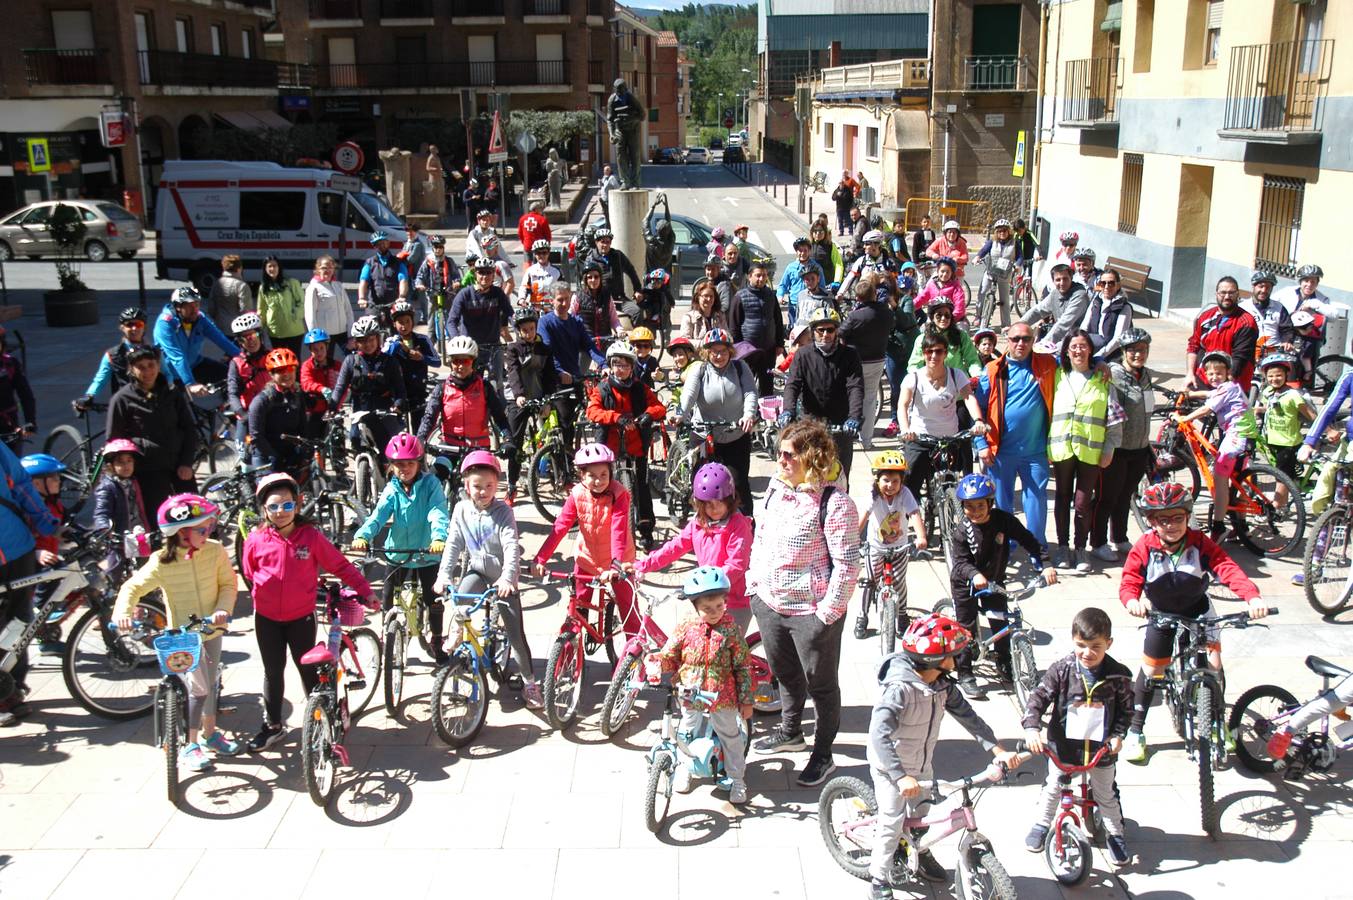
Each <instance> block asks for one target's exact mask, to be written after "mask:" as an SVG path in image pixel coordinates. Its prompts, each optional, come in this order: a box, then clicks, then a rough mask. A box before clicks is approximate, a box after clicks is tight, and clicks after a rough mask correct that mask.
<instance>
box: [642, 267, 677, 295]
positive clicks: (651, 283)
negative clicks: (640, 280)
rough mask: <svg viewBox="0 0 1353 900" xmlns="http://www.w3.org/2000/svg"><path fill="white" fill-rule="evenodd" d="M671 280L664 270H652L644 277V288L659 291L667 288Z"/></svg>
mask: <svg viewBox="0 0 1353 900" xmlns="http://www.w3.org/2000/svg"><path fill="white" fill-rule="evenodd" d="M671 280H672V276H671V275H668V274H667V270H666V269H654V270H653V271H652V272H649V273H648V274H647V275H645V276H644V287H646V288H648V289H649V290H650V291H660V290H662V289H663V288H665V287H667V285H668V283H669V282H671Z"/></svg>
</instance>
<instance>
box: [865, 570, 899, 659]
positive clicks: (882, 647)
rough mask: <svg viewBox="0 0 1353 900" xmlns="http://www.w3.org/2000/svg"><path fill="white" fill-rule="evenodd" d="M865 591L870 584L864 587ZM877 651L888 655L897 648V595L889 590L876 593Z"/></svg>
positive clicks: (868, 589) (869, 588)
mask: <svg viewBox="0 0 1353 900" xmlns="http://www.w3.org/2000/svg"><path fill="white" fill-rule="evenodd" d="M865 590H866V591H867V592H869V591H871V590H872V586H870V587H866V588H865ZM878 612H879V653H880V654H882V655H883V656H889V655H891V654H892V652H893V651H894V650H895V649H896V648H897V597H896V596H894V595H893V592H892V591H890V590H883V591H880V592H879V594H878Z"/></svg>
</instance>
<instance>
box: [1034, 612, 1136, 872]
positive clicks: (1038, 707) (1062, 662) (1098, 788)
mask: <svg viewBox="0 0 1353 900" xmlns="http://www.w3.org/2000/svg"><path fill="white" fill-rule="evenodd" d="M1071 641H1072V643H1073V644H1074V645H1075V649H1074V650H1072V651H1071V653H1069V654H1068V655H1066V656H1064V657H1062V658H1061V659H1059V660H1057V662H1055V663H1053V664H1052V665H1051V666H1049V667H1048V671H1047V673H1046V674H1045V675H1044V676H1043V680H1042V682H1040V683H1039V685H1038V687H1037V688H1036V689H1035V690H1034V692H1033V693H1032V694H1030V695H1029V702H1028V704H1027V706H1026V707H1025V709H1024V720H1023V725H1024V739H1025V741H1026V742H1027V743H1028V745H1029V749H1030V750H1032V751H1033V752H1035V753H1041V752H1043V748H1044V747H1045V746H1046V745H1045V743H1044V741H1043V736H1042V732H1043V714H1044V713H1045V712H1047V711H1048V709H1049V707H1051V709H1052V719H1051V721H1049V723H1048V740H1047V742H1046V743H1047V744H1050V745H1051V746H1052V749H1053V752H1054V754H1055V755H1056V757H1057V759H1059V760H1060V761H1061V762H1062V764H1063V765H1068V766H1083V765H1088V764H1089V762H1090V760H1091V759H1093V758H1094V756H1095V754H1096V753H1098V752H1099V748H1100V747H1101V746H1103V745H1104V744H1108V751H1107V752H1106V753H1105V754H1104V758H1103V759H1101V760H1100V762H1099V764H1098V765H1097V766H1096V767H1095V768H1093V769H1091V770H1090V794H1091V796H1092V797H1094V799H1095V803H1097V804H1099V812H1100V815H1101V817H1102V818H1103V820H1104V831H1105V834H1106V843H1107V844H1108V848H1109V856H1110V858H1112V859H1113V863H1114V865H1115V866H1124V865H1127V863H1128V862H1129V860H1130V859H1131V856H1130V854H1129V853H1128V850H1127V844H1126V842H1125V841H1124V840H1123V810H1122V808H1121V807H1120V806H1119V804H1118V789H1117V787H1116V786H1115V784H1114V780H1115V776H1116V773H1117V763H1118V759H1117V757H1118V751H1119V750H1121V749H1122V747H1123V736H1124V735H1125V734H1127V730H1128V724H1129V723H1130V722H1131V721H1132V670H1131V669H1129V668H1128V667H1127V666H1125V665H1123V664H1122V663H1120V662H1119V661H1118V660H1116V659H1114V658H1113V657H1111V656H1109V648H1110V647H1112V646H1113V623H1112V622H1111V621H1110V620H1109V616H1108V614H1107V613H1105V612H1104V610H1102V609H1099V608H1098V607H1094V606H1089V607H1086V608H1085V609H1083V610H1081V611H1080V612H1078V613H1076V618H1074V619H1072V620H1071ZM1070 777H1071V776H1069V775H1064V774H1062V772H1061V771H1060V770H1059V769H1058V768H1057V767H1056V766H1053V765H1049V766H1048V780H1047V782H1046V783H1045V784H1044V785H1043V795H1042V797H1041V798H1040V800H1039V806H1038V821H1037V822H1035V823H1034V827H1033V828H1032V829H1030V831H1029V836H1028V837H1026V838H1025V839H1024V847H1025V849H1026V850H1028V851H1029V852H1030V853H1039V852H1041V851H1042V850H1043V844H1044V842H1045V841H1046V840H1047V838H1048V829H1049V828H1050V827H1051V826H1052V818H1053V815H1054V814H1055V813H1056V811H1057V804H1058V802H1059V801H1060V799H1061V796H1062V787H1063V786H1064V785H1066V784H1067V783H1068V781H1069V779H1070Z"/></svg>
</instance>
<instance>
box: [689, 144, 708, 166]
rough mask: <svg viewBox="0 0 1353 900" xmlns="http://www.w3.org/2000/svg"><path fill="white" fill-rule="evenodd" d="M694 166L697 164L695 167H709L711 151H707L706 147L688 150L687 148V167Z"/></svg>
mask: <svg viewBox="0 0 1353 900" xmlns="http://www.w3.org/2000/svg"><path fill="white" fill-rule="evenodd" d="M692 164H695V165H701V166H704V165H708V164H709V151H708V150H706V149H705V148H704V147H687V148H686V165H688V166H689V165H692Z"/></svg>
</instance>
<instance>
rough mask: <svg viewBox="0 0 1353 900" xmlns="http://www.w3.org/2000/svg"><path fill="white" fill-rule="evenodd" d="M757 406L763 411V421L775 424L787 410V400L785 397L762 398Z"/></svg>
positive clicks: (757, 402)
mask: <svg viewBox="0 0 1353 900" xmlns="http://www.w3.org/2000/svg"><path fill="white" fill-rule="evenodd" d="M756 405H757V408H758V409H760V410H761V418H762V419H764V420H765V421H767V422H774V421H775V420H776V419H778V418H779V417H780V412H781V411H782V410H783V409H784V408H785V400H784V398H783V397H761V398H760V399H758V400H757V401H756Z"/></svg>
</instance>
